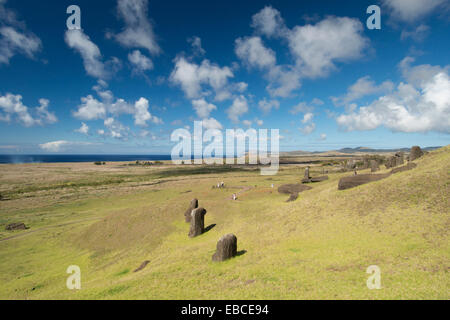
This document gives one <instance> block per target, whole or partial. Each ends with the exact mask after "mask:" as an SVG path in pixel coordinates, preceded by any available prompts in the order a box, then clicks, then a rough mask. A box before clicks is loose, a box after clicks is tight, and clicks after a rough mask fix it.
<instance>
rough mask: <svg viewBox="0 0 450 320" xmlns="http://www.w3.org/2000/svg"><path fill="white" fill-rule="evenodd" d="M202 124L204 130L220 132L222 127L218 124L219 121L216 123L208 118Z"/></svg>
mask: <svg viewBox="0 0 450 320" xmlns="http://www.w3.org/2000/svg"><path fill="white" fill-rule="evenodd" d="M202 123H203V127H204V128H205V129H217V130H222V125H221V124H220V122H219V121H217V120H216V119H214V118H209V119H203V120H202Z"/></svg>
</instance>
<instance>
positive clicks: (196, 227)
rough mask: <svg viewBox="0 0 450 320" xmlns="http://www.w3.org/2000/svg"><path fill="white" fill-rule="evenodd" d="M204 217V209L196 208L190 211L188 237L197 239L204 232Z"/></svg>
mask: <svg viewBox="0 0 450 320" xmlns="http://www.w3.org/2000/svg"><path fill="white" fill-rule="evenodd" d="M205 215H206V210H205V209H204V208H197V209H194V210H192V213H191V228H190V229H189V237H191V238H194V237H197V236H199V235H201V234H202V233H203V232H204V231H205Z"/></svg>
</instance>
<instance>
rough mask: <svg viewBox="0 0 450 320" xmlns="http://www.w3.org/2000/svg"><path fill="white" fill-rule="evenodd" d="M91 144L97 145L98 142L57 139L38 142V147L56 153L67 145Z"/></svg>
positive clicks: (63, 149)
mask: <svg viewBox="0 0 450 320" xmlns="http://www.w3.org/2000/svg"><path fill="white" fill-rule="evenodd" d="M93 145H98V143H91V142H76V141H66V140H59V141H52V142H47V143H43V144H40V145H39V147H40V148H41V149H42V150H44V151H47V152H55V153H56V152H61V151H65V149H66V148H68V147H80V146H93Z"/></svg>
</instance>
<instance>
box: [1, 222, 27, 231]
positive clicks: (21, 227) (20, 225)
mask: <svg viewBox="0 0 450 320" xmlns="http://www.w3.org/2000/svg"><path fill="white" fill-rule="evenodd" d="M26 229H28V228H27V226H26V225H25V223H22V222H17V223H10V224H8V225H7V226H6V230H8V231H14V230H26Z"/></svg>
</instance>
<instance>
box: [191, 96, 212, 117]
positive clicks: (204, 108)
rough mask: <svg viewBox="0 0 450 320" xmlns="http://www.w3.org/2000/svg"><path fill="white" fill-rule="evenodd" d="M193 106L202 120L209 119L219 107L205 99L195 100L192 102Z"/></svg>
mask: <svg viewBox="0 0 450 320" xmlns="http://www.w3.org/2000/svg"><path fill="white" fill-rule="evenodd" d="M192 105H193V106H194V109H195V111H196V112H197V115H198V116H199V117H200V118H202V119H203V118H208V117H209V114H210V113H211V112H212V111H214V110H216V109H217V107H216V106H215V105H213V104H211V103H208V102H206V101H205V99H203V98H202V99H198V100H193V101H192Z"/></svg>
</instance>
